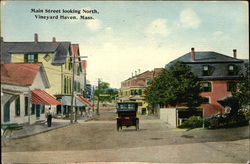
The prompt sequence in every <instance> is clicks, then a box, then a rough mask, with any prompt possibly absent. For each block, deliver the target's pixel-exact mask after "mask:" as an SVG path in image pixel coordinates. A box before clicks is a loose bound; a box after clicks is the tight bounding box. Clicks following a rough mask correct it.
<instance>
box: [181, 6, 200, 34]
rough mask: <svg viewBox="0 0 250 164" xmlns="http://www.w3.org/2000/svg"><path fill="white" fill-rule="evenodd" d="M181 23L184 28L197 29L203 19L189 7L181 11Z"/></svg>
mask: <svg viewBox="0 0 250 164" xmlns="http://www.w3.org/2000/svg"><path fill="white" fill-rule="evenodd" d="M180 23H181V26H182V27H183V28H187V29H197V28H198V27H200V24H201V20H200V18H199V17H198V15H197V14H196V13H195V12H194V11H193V10H192V9H191V8H187V9H185V10H183V11H182V12H181V13H180Z"/></svg>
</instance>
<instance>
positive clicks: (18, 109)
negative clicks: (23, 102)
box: [15, 96, 20, 117]
mask: <svg viewBox="0 0 250 164" xmlns="http://www.w3.org/2000/svg"><path fill="white" fill-rule="evenodd" d="M15 114H16V117H18V116H20V96H18V98H17V99H16V101H15Z"/></svg>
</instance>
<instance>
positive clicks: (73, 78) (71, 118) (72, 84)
mask: <svg viewBox="0 0 250 164" xmlns="http://www.w3.org/2000/svg"><path fill="white" fill-rule="evenodd" d="M71 59H72V58H71ZM72 60H73V62H72V67H73V75H72V83H71V109H70V123H71V124H73V108H74V105H73V103H74V97H75V96H74V87H75V86H74V81H75V54H73V59H72ZM75 105H76V104H75Z"/></svg>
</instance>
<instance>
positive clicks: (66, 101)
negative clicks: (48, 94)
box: [62, 96, 87, 107]
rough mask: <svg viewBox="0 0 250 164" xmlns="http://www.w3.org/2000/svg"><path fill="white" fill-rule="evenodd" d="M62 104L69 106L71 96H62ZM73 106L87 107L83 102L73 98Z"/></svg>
mask: <svg viewBox="0 0 250 164" xmlns="http://www.w3.org/2000/svg"><path fill="white" fill-rule="evenodd" d="M62 104H63V105H67V106H71V96H62ZM73 106H76V107H82V106H87V105H86V104H85V103H84V102H83V101H81V100H79V99H78V98H76V97H74V100H73Z"/></svg>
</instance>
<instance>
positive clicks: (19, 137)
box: [11, 123, 75, 140]
mask: <svg viewBox="0 0 250 164" xmlns="http://www.w3.org/2000/svg"><path fill="white" fill-rule="evenodd" d="M73 124H75V123H73ZM73 124H66V125H63V126H59V127H55V128H51V129H45V130H43V131H40V132H36V133H33V134H27V135H24V136H17V137H11V139H13V140H15V139H21V138H26V137H30V136H34V135H37V134H41V133H45V132H48V131H51V130H55V129H59V128H63V127H67V126H70V125H73Z"/></svg>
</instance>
